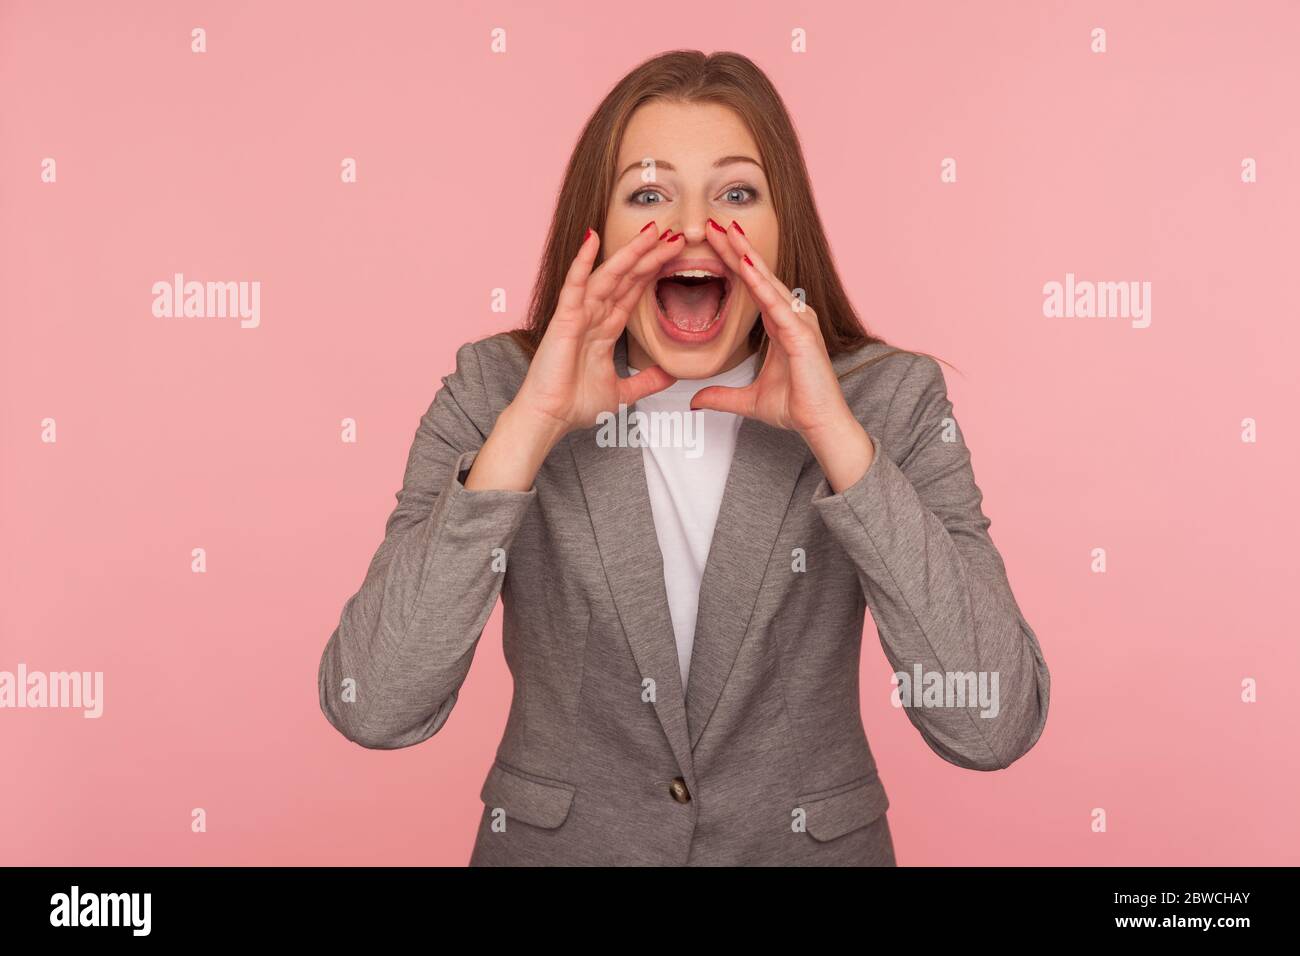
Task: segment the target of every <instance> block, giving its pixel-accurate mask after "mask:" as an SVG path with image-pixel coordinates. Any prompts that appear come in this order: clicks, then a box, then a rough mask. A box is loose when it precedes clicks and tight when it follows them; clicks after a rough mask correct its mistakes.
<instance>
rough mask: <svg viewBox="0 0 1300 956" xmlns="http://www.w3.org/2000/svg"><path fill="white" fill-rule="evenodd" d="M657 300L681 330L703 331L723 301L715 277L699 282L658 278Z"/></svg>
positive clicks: (719, 285)
mask: <svg viewBox="0 0 1300 956" xmlns="http://www.w3.org/2000/svg"><path fill="white" fill-rule="evenodd" d="M659 301H660V302H661V303H662V304H663V309H664V315H666V316H668V320H669V321H670V322H672V324H673V325H675V326H677V327H678V328H679V329H681V330H682V331H683V332H703V331H704V330H705V329H707V328H708V327H709V323H710V322H712V321H713V317H714V316H715V315H717V314H718V306H719V305H721V304H722V282H721V281H720V280H716V279H715V280H713V281H712V282H702V283H700V284H699V285H684V284H683V283H681V282H672V281H666V282H661V283H659Z"/></svg>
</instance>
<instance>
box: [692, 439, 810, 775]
mask: <svg viewBox="0 0 1300 956" xmlns="http://www.w3.org/2000/svg"><path fill="white" fill-rule="evenodd" d="M811 456H812V453H811V451H810V450H809V449H808V445H807V444H806V443H805V442H804V440H803V438H802V437H800V436H799V435H798V434H797V433H796V432H792V431H786V430H784V429H778V428H773V427H771V426H770V425H765V424H763V423H762V422H760V421H757V420H755V419H749V418H747V419H745V420H744V422H742V423H741V426H740V430H739V433H738V435H737V436H736V450H735V455H734V457H733V458H732V461H731V471H730V473H729V474H728V476H727V483H726V486H725V489H724V491H723V495H722V504H721V507H720V509H719V511H718V520H717V523H716V524H715V525H714V529H713V542H712V544H711V545H710V546H709V557H708V561H707V562H706V563H705V566H704V578H703V580H702V581H701V582H700V606H699V613H698V616H697V617H696V623H695V644H694V647H693V649H692V651H691V668H690V673H689V674H688V675H687V686H686V715H687V723H688V728H689V731H690V744H691V748H692V750H693V749H694V748H695V746H696V744H698V743H699V740H700V735H701V734H703V733H704V727H705V725H706V724H707V723H708V721H709V718H710V716H712V714H713V710H714V708H715V707H716V706H717V703H718V698H719V697H720V696H721V695H722V688H723V685H725V684H726V682H727V675H728V674H729V673H730V672H731V667H732V664H733V663H734V662H735V660H736V654H737V653H738V652H739V651H740V644H741V641H742V640H744V637H745V633H746V631H747V630H748V629H749V621H750V618H751V616H752V615H753V612H754V605H755V603H756V602H757V600H758V592H759V588H760V587H761V586H762V584H763V575H764V573H765V572H766V570H767V566H768V564H769V562H770V560H771V556H772V549H773V547H774V546H775V544H776V536H777V533H778V532H779V531H780V529H781V522H782V521H783V520H784V519H785V515H786V512H787V511H788V510H789V508H790V497H791V495H792V493H793V492H794V486H795V483H796V482H797V481H798V479H799V474H800V472H802V471H803V468H804V466H805V464H806V463H807V462H808V460H809V459H810V458H811Z"/></svg>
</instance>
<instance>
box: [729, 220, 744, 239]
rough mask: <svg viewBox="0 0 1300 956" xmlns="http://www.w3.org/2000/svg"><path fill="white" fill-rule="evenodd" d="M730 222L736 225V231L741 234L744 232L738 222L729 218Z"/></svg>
mask: <svg viewBox="0 0 1300 956" xmlns="http://www.w3.org/2000/svg"><path fill="white" fill-rule="evenodd" d="M731 224H732V225H733V226H735V227H736V232H738V233H740V234H741V235H742V236H743V235H744V234H745V230H744V229H741V228H740V223H738V222H736V220H734V219H733V220H731Z"/></svg>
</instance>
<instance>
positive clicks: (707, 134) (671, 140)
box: [618, 100, 758, 170]
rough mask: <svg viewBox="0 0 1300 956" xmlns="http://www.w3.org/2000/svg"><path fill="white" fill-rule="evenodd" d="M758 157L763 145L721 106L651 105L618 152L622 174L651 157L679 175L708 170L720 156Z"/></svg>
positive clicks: (638, 114) (632, 123)
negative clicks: (684, 172)
mask: <svg viewBox="0 0 1300 956" xmlns="http://www.w3.org/2000/svg"><path fill="white" fill-rule="evenodd" d="M734 155H748V156H754V157H757V156H758V144H757V143H756V142H754V137H753V136H751V135H750V132H749V128H748V127H747V126H745V123H744V121H743V120H742V119H741V118H740V116H739V115H738V114H737V113H736V112H735V111H734V110H732V109H731V108H730V107H728V106H723V105H722V104H720V103H670V102H666V101H664V100H651V101H650V102H648V103H643V104H641V105H640V106H639V107H637V109H636V111H635V112H634V113H633V114H632V118H631V119H630V120H629V121H628V126H627V130H626V132H624V134H623V142H622V144H621V145H620V147H619V152H618V168H619V169H623V168H625V167H627V166H628V165H630V164H631V163H634V162H639V161H640V160H643V159H645V158H647V157H650V158H653V159H655V160H661V161H666V162H669V163H671V164H672V165H674V166H676V167H677V168H678V169H679V170H688V169H692V168H698V169H704V168H707V167H710V166H712V164H713V161H714V160H715V159H718V158H719V157H721V156H734Z"/></svg>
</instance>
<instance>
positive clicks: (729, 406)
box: [691, 385, 758, 417]
mask: <svg viewBox="0 0 1300 956" xmlns="http://www.w3.org/2000/svg"><path fill="white" fill-rule="evenodd" d="M757 400H758V389H757V388H755V387H754V386H753V385H746V386H745V387H744V388H732V387H731V386H730V385H710V386H709V387H708V388H702V389H700V390H699V391H698V392H696V393H695V394H694V395H692V396H691V411H698V410H699V409H708V410H710V411H715V412H730V413H731V414H733V415H744V416H746V417H752V416H753V414H754V408H755V405H756V403H757Z"/></svg>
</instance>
